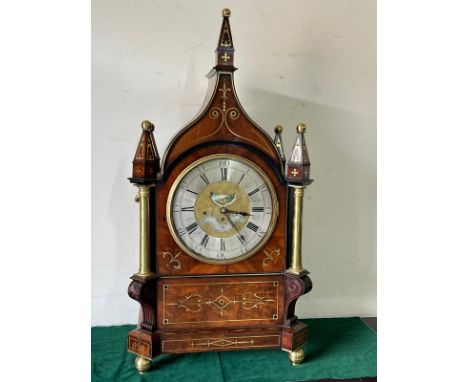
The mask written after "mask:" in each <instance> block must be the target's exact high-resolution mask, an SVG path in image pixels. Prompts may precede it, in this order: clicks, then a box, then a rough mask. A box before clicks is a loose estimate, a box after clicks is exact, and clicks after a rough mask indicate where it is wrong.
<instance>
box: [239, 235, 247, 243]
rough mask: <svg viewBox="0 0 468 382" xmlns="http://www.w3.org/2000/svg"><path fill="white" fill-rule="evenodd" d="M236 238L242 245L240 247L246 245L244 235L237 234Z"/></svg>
mask: <svg viewBox="0 0 468 382" xmlns="http://www.w3.org/2000/svg"><path fill="white" fill-rule="evenodd" d="M237 238H238V239H239V241H240V242H241V243H242V245H247V241H246V240H245V237H244V235H241V234H239V235H237Z"/></svg>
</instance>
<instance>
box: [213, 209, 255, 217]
mask: <svg viewBox="0 0 468 382" xmlns="http://www.w3.org/2000/svg"><path fill="white" fill-rule="evenodd" d="M220 211H221V213H222V214H237V215H242V216H251V215H250V214H249V213H248V212H242V211H233V210H230V209H228V208H225V207H223V208H221V210H220Z"/></svg>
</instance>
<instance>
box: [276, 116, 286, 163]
mask: <svg viewBox="0 0 468 382" xmlns="http://www.w3.org/2000/svg"><path fill="white" fill-rule="evenodd" d="M282 132H283V126H281V125H278V126H276V127H275V139H274V140H273V142H274V143H275V146H276V148H277V149H278V153H279V155H280V157H281V161H282V162H283V168H284V164H285V162H286V157H285V156H284V148H283V138H282V137H281V133H282ZM283 171H284V170H283Z"/></svg>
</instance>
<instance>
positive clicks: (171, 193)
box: [166, 154, 279, 265]
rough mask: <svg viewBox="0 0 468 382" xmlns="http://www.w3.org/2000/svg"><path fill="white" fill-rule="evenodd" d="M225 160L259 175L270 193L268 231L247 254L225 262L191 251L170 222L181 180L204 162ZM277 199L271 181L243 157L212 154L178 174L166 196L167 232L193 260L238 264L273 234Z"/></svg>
mask: <svg viewBox="0 0 468 382" xmlns="http://www.w3.org/2000/svg"><path fill="white" fill-rule="evenodd" d="M221 158H225V159H228V160H235V161H239V162H243V163H244V164H246V165H247V166H249V167H251V168H253V169H254V170H255V171H256V172H257V173H258V174H259V175H260V177H261V178H262V179H263V180H264V181H265V184H266V185H267V188H268V191H269V192H270V197H271V221H270V225H269V226H268V229H267V231H266V233H265V235H264V236H263V238H262V240H260V241H259V242H258V243H257V245H256V246H255V247H253V248H252V249H251V250H249V251H248V252H246V253H244V254H243V255H241V256H238V257H236V258H234V259H227V260H215V259H208V258H206V257H205V256H203V255H200V254H199V253H197V252H195V251H193V250H192V249H190V248H188V247H187V246H186V245H185V243H184V242H183V241H182V240H180V238H179V235H178V234H177V232H176V230H175V229H174V223H173V220H172V214H171V206H172V199H173V196H174V193H175V191H176V189H177V188H178V185H179V184H180V182H181V181H182V179H183V178H184V177H185V175H187V174H188V173H189V172H190V171H191V170H192V169H194V168H195V167H197V166H199V165H200V164H203V163H205V162H208V161H211V160H214V159H221ZM278 209H279V205H278V197H277V196H276V191H275V188H274V186H273V183H271V180H270V179H269V178H268V176H267V175H266V174H265V172H264V171H263V170H262V169H261V168H260V167H259V166H257V165H256V164H255V163H253V162H251V161H250V160H248V159H245V158H243V157H240V156H238V155H233V154H214V155H208V156H206V157H203V158H200V159H198V160H196V161H195V162H193V163H192V164H190V166H187V167H186V168H185V169H184V170H183V171H182V172H181V173H180V174H179V176H178V177H177V178H176V179H175V180H174V183H173V184H172V186H171V189H170V190H169V195H168V196H167V202H166V219H167V225H168V227H169V231H170V232H171V235H172V237H173V238H174V240H175V241H176V243H177V244H178V245H179V247H180V249H182V250H183V251H184V252H185V253H187V254H188V255H190V256H192V257H193V258H195V259H197V260H199V261H201V262H203V263H207V264H219V265H223V264H233V263H238V262H240V261H242V260H245V259H247V258H249V257H251V256H253V255H254V254H256V253H257V252H258V250H260V249H261V248H262V247H263V246H264V245H265V244H266V242H267V241H268V240H269V239H270V237H271V234H272V233H273V230H274V229H275V227H276V221H277V220H278Z"/></svg>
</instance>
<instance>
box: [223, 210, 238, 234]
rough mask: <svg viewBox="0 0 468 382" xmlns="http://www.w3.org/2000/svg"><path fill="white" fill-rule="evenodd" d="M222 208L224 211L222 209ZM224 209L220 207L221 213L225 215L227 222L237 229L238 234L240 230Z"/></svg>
mask: <svg viewBox="0 0 468 382" xmlns="http://www.w3.org/2000/svg"><path fill="white" fill-rule="evenodd" d="M223 210H224V211H223ZM225 210H226V209H225V208H221V213H222V214H224V215H226V218H227V220H228V222H229V223H230V224H231V225H232V226H233V227H234V229H235V230H236V231H237V233H238V234H239V235H240V231H239V229H238V228H237V226H236V225H235V224H234V222H233V221H232V220H231V217H230V216H229V215H228V213H227V212H226V211H225Z"/></svg>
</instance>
